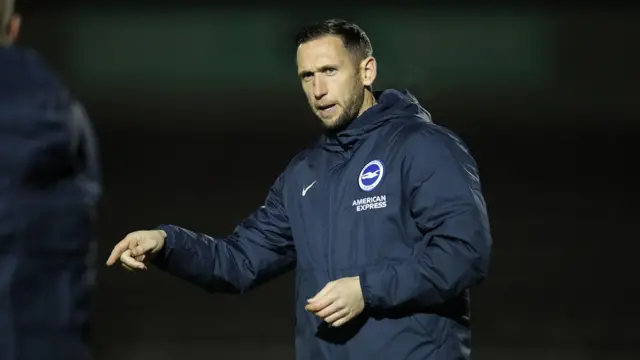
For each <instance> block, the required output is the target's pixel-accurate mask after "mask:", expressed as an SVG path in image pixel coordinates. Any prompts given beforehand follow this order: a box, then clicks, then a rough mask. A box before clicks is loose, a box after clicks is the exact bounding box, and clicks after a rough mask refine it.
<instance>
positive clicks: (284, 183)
mask: <svg viewBox="0 0 640 360" xmlns="http://www.w3.org/2000/svg"><path fill="white" fill-rule="evenodd" d="M297 44H298V49H297V64H298V74H299V76H300V80H301V82H302V88H303V89H304V92H305V94H306V96H307V99H308V100H309V104H310V106H311V109H312V110H313V111H314V112H315V113H316V115H317V116H318V117H319V118H320V120H322V122H323V123H324V125H325V127H326V130H327V131H326V133H325V134H324V135H322V136H321V137H320V139H319V141H318V142H317V143H316V144H314V145H313V146H311V147H310V148H308V149H306V150H305V151H303V152H301V153H300V154H298V155H297V156H296V157H295V158H294V159H293V160H292V161H291V163H290V164H289V166H288V167H287V168H286V169H285V170H284V172H283V173H282V174H281V175H280V176H279V177H278V178H277V179H276V180H275V183H274V184H273V187H272V188H271V189H270V191H269V193H268V195H267V197H266V201H265V202H264V205H263V206H261V207H260V208H259V209H257V210H256V211H255V212H254V213H253V214H251V215H250V216H249V217H248V218H247V219H246V220H245V221H243V222H241V223H240V224H239V225H238V226H237V228H236V229H235V231H234V232H233V233H232V234H231V235H229V236H227V237H225V238H212V237H209V236H207V235H204V234H198V233H195V232H192V231H189V230H186V229H182V228H180V227H177V226H173V225H162V226H160V227H159V228H158V229H155V230H150V231H138V232H133V233H131V234H129V235H127V236H126V237H125V238H124V239H123V240H122V241H121V242H120V243H118V244H117V245H116V246H115V248H114V250H113V252H112V254H111V256H110V257H109V259H108V260H107V264H108V265H112V264H114V263H115V262H116V261H117V260H118V259H120V261H121V262H122V263H123V265H124V266H126V267H128V268H129V269H132V270H138V269H146V265H145V263H144V261H145V260H146V259H145V258H149V255H151V256H150V258H151V261H152V263H154V264H155V265H157V267H159V268H160V269H163V270H165V271H167V272H169V273H171V274H174V275H176V276H178V277H181V278H183V279H185V280H187V281H190V282H192V283H195V284H198V285H200V286H202V287H204V288H205V289H207V290H208V291H211V292H240V293H242V292H246V291H248V290H249V289H252V288H254V287H255V286H257V285H259V284H261V283H263V282H265V281H267V280H269V279H272V278H274V277H275V276H278V275H279V274H281V273H283V272H284V271H288V270H290V269H293V268H294V267H295V268H296V309H295V312H296V358H297V359H299V360H303V359H305V360H307V359H309V360H310V359H327V360H328V359H331V360H336V359H338V360H340V359H349V360H365V359H366V360H373V359H380V360H389V359H394V360H395V359H398V360H400V359H403V360H412V359H416V360H418V359H420V360H424V359H467V358H469V356H470V355H469V353H470V325H469V297H468V289H469V288H470V287H471V286H473V285H476V284H478V283H479V282H480V281H481V280H483V278H484V277H485V275H486V273H487V268H488V264H489V258H490V252H491V241H492V240H491V236H490V231H489V224H488V218H487V214H486V211H485V204H484V200H483V197H482V194H481V190H480V182H479V178H478V175H477V171H476V165H475V162H474V160H473V159H472V157H471V156H470V155H469V152H468V151H467V150H466V148H465V147H464V145H463V144H462V143H461V141H460V140H459V139H458V138H457V137H456V136H455V135H454V134H452V133H451V132H450V131H448V130H446V129H444V128H442V127H439V126H437V125H434V124H433V123H432V122H431V120H430V117H429V114H428V113H427V111H426V110H424V109H423V108H422V107H421V106H420V105H419V104H418V102H417V100H416V99H415V98H414V97H412V96H411V95H410V94H409V93H407V92H400V91H396V90H386V91H383V92H374V91H373V90H372V85H373V82H374V80H375V78H376V71H377V64H376V60H375V58H373V57H372V48H371V44H370V41H369V39H368V38H367V36H366V34H365V33H364V32H363V31H362V30H361V29H360V28H358V27H357V26H356V25H354V24H350V23H348V22H345V21H340V20H329V21H325V22H323V23H320V24H315V25H312V26H309V27H307V28H305V29H303V30H302V32H301V33H300V34H299V35H298V41H297Z"/></svg>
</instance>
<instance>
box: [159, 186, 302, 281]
mask: <svg viewBox="0 0 640 360" xmlns="http://www.w3.org/2000/svg"><path fill="white" fill-rule="evenodd" d="M283 186H284V184H283V176H282V175H281V176H280V177H278V179H277V180H276V182H275V184H273V186H272V187H271V188H270V189H269V193H268V195H267V198H266V201H265V203H264V205H263V206H261V207H260V208H259V209H257V210H256V211H255V212H253V213H252V214H251V215H250V216H249V217H247V218H246V219H245V220H244V221H242V222H241V223H240V224H239V225H238V226H237V227H236V228H235V230H234V231H233V232H232V234H231V235H229V236H227V237H225V238H213V237H211V236H208V235H204V234H199V233H195V232H193V231H190V230H187V229H183V228H180V227H178V226H175V225H161V226H160V227H158V229H162V230H164V231H165V232H166V233H167V237H166V239H165V246H164V248H163V249H162V251H161V252H160V253H159V254H158V256H156V257H155V258H154V259H153V260H152V261H153V263H154V264H155V265H156V266H157V267H159V268H160V269H162V270H165V271H167V272H169V273H171V274H173V275H175V276H177V277H179V278H181V279H183V280H186V281H188V282H190V283H193V284H196V285H198V286H201V287H202V288H204V289H206V290H207V291H209V292H224V293H243V292H246V291H248V290H250V289H252V288H254V287H256V286H257V285H259V284H261V283H263V282H265V281H267V280H270V279H273V278H275V277H277V276H279V275H280V274H282V273H284V272H286V271H288V270H290V269H292V268H293V267H294V266H295V259H296V256H295V248H294V243H293V239H292V236H291V229H290V227H289V220H288V218H287V214H286V211H285V208H284V205H283V201H282V191H283Z"/></svg>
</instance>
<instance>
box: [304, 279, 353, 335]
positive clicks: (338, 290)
mask: <svg viewBox="0 0 640 360" xmlns="http://www.w3.org/2000/svg"><path fill="white" fill-rule="evenodd" d="M307 303H308V304H307V306H305V309H306V310H308V311H311V312H313V313H314V314H316V315H317V316H318V317H320V318H322V319H323V320H324V321H325V322H327V323H328V324H329V325H331V326H334V327H338V326H340V325H343V324H345V323H346V322H347V321H349V320H351V319H353V318H354V317H356V316H358V315H359V314H360V313H361V312H362V310H363V309H364V299H363V298H362V289H361V288H360V277H359V276H356V277H348V278H342V279H338V280H336V281H331V282H330V283H328V284H327V285H325V286H324V288H322V290H320V292H319V293H317V294H316V295H315V296H314V297H312V298H311V299H308V300H307Z"/></svg>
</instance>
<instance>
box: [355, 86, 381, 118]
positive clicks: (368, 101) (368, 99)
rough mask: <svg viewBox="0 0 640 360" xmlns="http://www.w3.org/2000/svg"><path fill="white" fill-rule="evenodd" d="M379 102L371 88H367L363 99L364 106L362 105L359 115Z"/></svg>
mask: <svg viewBox="0 0 640 360" xmlns="http://www.w3.org/2000/svg"><path fill="white" fill-rule="evenodd" d="M377 103H378V102H377V101H376V97H375V96H373V92H371V91H369V90H365V93H364V100H363V101H362V106H361V107H360V111H359V112H358V116H360V115H362V113H364V112H365V111H367V110H368V109H369V108H370V107H372V106H374V105H375V104H377Z"/></svg>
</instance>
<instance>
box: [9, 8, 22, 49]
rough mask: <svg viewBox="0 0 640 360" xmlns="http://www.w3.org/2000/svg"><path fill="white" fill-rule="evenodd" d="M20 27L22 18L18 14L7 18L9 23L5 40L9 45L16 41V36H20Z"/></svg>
mask: <svg viewBox="0 0 640 360" xmlns="http://www.w3.org/2000/svg"><path fill="white" fill-rule="evenodd" d="M21 26H22V17H21V16H20V15H18V14H13V15H11V17H10V18H9V23H8V24H7V27H8V29H7V38H8V40H9V43H10V44H13V43H15V42H16V41H18V36H19V35H20V27H21Z"/></svg>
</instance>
